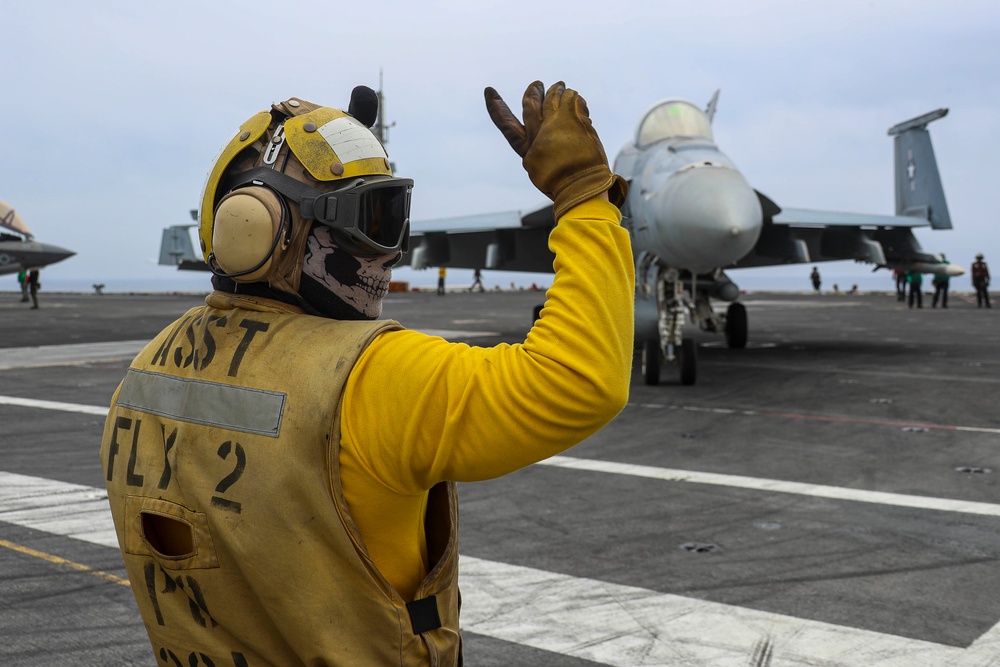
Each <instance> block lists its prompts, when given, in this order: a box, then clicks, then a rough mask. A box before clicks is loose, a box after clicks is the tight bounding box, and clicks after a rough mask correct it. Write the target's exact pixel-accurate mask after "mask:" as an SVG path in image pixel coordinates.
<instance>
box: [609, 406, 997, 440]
mask: <svg viewBox="0 0 1000 667" xmlns="http://www.w3.org/2000/svg"><path fill="white" fill-rule="evenodd" d="M628 405H629V406H630V407H635V408H643V409H646V410H680V411H682V412H707V413H710V414H716V415H744V416H746V417H774V418H778V419H801V420H803V421H818V422H835V423H840V424H871V425H873V426H892V427H898V428H913V427H916V428H926V429H928V430H935V431H966V432H969V433H994V434H1000V428H992V427H988V426H955V425H952V424H931V423H927V422H904V421H895V420H889V419H859V418H855V417H833V416H828V415H803V414H796V413H794V412H770V411H765V410H744V409H741V408H705V407H700V406H696V405H665V404H663V403H629V404H628Z"/></svg>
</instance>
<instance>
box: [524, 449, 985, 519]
mask: <svg viewBox="0 0 1000 667" xmlns="http://www.w3.org/2000/svg"><path fill="white" fill-rule="evenodd" d="M535 465H546V466H554V467H558V468H572V469H573V470H585V471H588V472H602V473H611V474H615V475H630V476H632V477H645V478H647V479H658V480H662V481H665V482H690V483H692V484H712V485H715V486H728V487H734V488H740V489H752V490H754V491H766V492H769V493H792V494H797V495H802V496H813V497H816V498H830V499H833V500H849V501H853V502H860V503H874V504H877V505H893V506H896V507H912V508H916V509H925V510H937V511H940V512H959V513H962V514H978V515H982V516H997V517H1000V505H995V504H992V503H980V502H974V501H970V500H952V499H950V498H934V497H932V496H911V495H904V494H901V493H889V492H886V491H866V490H864V489H850V488H846V487H841V486H823V485H821V484H806V483H804V482H788V481H784V480H780V479H764V478H760V477H742V476H740V475H724V474H720V473H711V472H695V471H692V470H676V469H672V468H657V467H654V466H644V465H636V464H633V463H617V462H615V461H599V460H596V459H579V458H574V457H571V456H553V457H552V458H550V459H546V460H545V461H539V462H538V463H536V464H535Z"/></svg>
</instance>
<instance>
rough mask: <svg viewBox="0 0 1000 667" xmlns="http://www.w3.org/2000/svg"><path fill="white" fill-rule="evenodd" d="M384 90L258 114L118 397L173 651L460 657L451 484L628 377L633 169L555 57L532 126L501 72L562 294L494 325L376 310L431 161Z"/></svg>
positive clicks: (139, 524)
mask: <svg viewBox="0 0 1000 667" xmlns="http://www.w3.org/2000/svg"><path fill="white" fill-rule="evenodd" d="M376 99H377V98H376V97H375V94H374V92H373V91H371V89H368V88H362V87H359V88H358V89H355V93H354V94H352V102H351V105H350V106H349V107H348V111H349V112H350V113H349V114H348V113H344V112H342V111H340V110H338V109H334V108H330V107H321V106H317V105H315V104H312V103H310V102H306V101H304V100H301V99H297V98H291V99H289V100H286V101H284V102H281V103H279V104H275V105H273V106H272V107H271V109H270V110H268V111H262V112H260V113H258V114H257V115H255V116H253V117H252V118H251V119H249V120H248V121H247V122H245V123H244V124H243V125H242V126H241V127H240V128H239V129H238V130H237V131H236V133H235V135H234V137H233V139H232V140H231V141H230V142H229V144H228V145H227V146H226V147H225V148H224V149H223V151H222V152H221V153H220V155H219V157H218V158H217V160H216V163H215V164H214V166H213V168H212V170H211V172H210V175H209V178H208V181H207V184H206V188H205V192H204V195H203V200H202V208H201V217H200V238H201V243H202V249H203V252H204V255H205V258H206V261H207V262H208V263H209V266H210V267H211V268H212V270H213V272H214V274H215V275H214V277H213V278H212V284H213V286H214V288H215V291H213V292H212V293H211V294H210V295H209V296H208V297H207V298H206V305H203V306H200V307H196V308H193V309H191V310H190V311H188V312H187V313H186V314H184V315H183V316H182V317H180V319H178V320H177V321H176V322H174V323H173V324H171V325H170V326H168V327H167V328H166V329H164V330H163V332H162V333H160V334H159V335H158V336H157V337H156V338H155V339H154V340H153V341H152V342H151V343H150V344H149V345H147V346H146V348H145V349H144V350H143V351H142V352H140V353H139V354H138V356H137V357H136V358H135V360H134V361H133V363H132V365H131V367H130V368H129V370H128V371H127V373H126V375H125V378H124V380H123V381H122V383H121V385H120V386H119V387H118V390H117V391H116V392H115V395H114V397H113V399H112V405H111V410H110V412H109V414H108V419H107V422H106V425H105V430H104V437H103V442H102V447H101V457H102V462H103V465H104V471H105V474H106V479H107V486H108V498H109V501H110V503H111V509H112V514H113V516H114V520H115V527H116V530H117V534H118V540H119V543H120V545H121V549H122V553H123V557H124V559H125V564H126V568H127V570H128V574H129V578H130V579H131V581H132V589H133V592H134V593H135V596H136V601H137V602H138V606H139V610H140V612H141V613H142V617H143V621H144V623H145V625H146V629H147V631H148V633H149V637H150V641H151V643H152V648H153V651H154V654H155V655H156V656H157V658H158V660H159V662H158V664H169V665H175V664H176V665H182V664H183V665H188V664H191V665H196V664H197V665H203V664H206V665H207V664H214V665H216V666H220V667H221V666H222V665H232V666H234V667H243V666H247V667H259V666H261V665H282V666H285V665H306V664H309V665H319V664H325V665H332V664H336V665H365V666H368V665H407V666H408V665H427V664H435V665H439V664H440V665H455V664H459V663H460V661H461V652H462V649H461V640H460V637H459V619H458V610H459V593H458V578H457V577H458V571H457V567H458V551H457V523H456V522H457V507H456V496H455V482H459V481H464V482H469V481H477V480H485V479H490V478H494V477H498V476H501V475H504V474H507V473H510V472H512V471H514V470H517V469H519V468H522V467H524V466H527V465H530V464H531V463H534V462H537V461H539V460H541V459H544V458H546V457H549V456H552V455H554V454H557V453H559V452H561V451H563V450H565V449H567V448H568V447H571V446H573V445H574V444H576V443H578V442H580V441H581V440H583V439H584V438H586V437H588V436H589V435H591V434H592V433H594V432H595V431H597V430H598V429H600V428H601V427H602V426H604V424H606V423H607V422H608V421H610V420H611V419H612V418H613V417H614V416H615V415H616V414H617V413H618V412H619V411H620V410H621V409H622V407H623V406H624V405H625V402H626V401H627V398H628V384H629V374H630V367H631V362H632V346H633V330H632V329H633V319H632V317H633V316H632V308H633V294H634V281H635V277H634V270H633V263H632V254H631V249H630V245H629V236H628V233H627V232H626V230H625V229H623V228H622V227H621V226H620V221H621V214H620V213H619V211H618V209H617V208H616V206H615V205H614V204H618V205H620V204H621V203H622V202H623V200H624V196H625V191H626V185H625V183H624V182H623V181H622V180H621V179H620V178H619V177H617V176H615V175H613V174H612V173H611V171H610V169H609V168H608V163H607V158H606V156H605V153H604V149H603V147H602V145H601V142H600V139H599V138H598V136H597V133H596V132H595V130H594V128H593V126H592V125H591V121H590V118H589V112H588V109H587V105H586V103H585V102H584V100H583V98H581V97H580V96H579V95H578V94H577V93H576V92H575V91H573V90H570V89H567V88H566V87H565V86H564V85H563V84H562V83H558V84H556V85H554V86H552V87H551V88H549V89H548V91H546V90H545V88H544V87H543V86H542V84H541V83H540V82H537V81H536V82H534V83H532V84H531V85H530V86H529V87H528V89H527V91H526V92H525V94H524V97H523V100H522V102H523V109H524V114H523V118H524V123H523V125H522V123H521V121H519V120H518V119H517V118H516V117H515V116H514V114H512V113H511V111H510V110H509V109H508V107H507V105H506V104H505V103H504V102H503V100H502V99H501V98H500V96H499V95H498V94H497V93H496V91H494V90H493V89H492V88H487V89H486V105H487V109H488V111H489V113H490V116H491V118H492V119H493V121H494V123H495V124H496V125H497V126H498V127H499V128H500V130H501V131H502V132H503V134H504V136H505V137H506V138H507V140H508V142H509V143H510V144H511V146H512V147H513V148H514V150H515V151H516V152H517V153H518V154H519V155H520V156H521V157H522V158H523V165H524V168H525V170H526V171H527V173H528V176H529V178H530V179H531V181H532V183H534V184H535V185H536V186H537V187H538V188H539V189H540V190H541V191H542V192H543V193H545V194H546V195H548V196H549V197H550V198H551V199H553V202H554V215H555V219H556V220H557V221H558V223H557V225H556V226H555V228H554V229H553V230H552V232H551V234H550V237H549V247H550V248H551V249H552V251H553V252H554V253H555V262H554V268H555V278H554V281H553V284H552V287H551V288H550V290H549V291H548V293H547V295H546V297H547V300H546V303H545V307H544V310H543V315H542V317H541V318H539V319H538V320H537V321H536V323H535V325H534V327H533V328H532V329H531V331H530V332H529V333H528V335H527V337H526V339H525V340H524V342H523V343H518V344H514V345H508V344H503V345H498V346H496V347H493V348H479V347H470V346H468V345H466V344H463V343H449V342H447V341H445V340H444V339H442V338H439V337H436V336H430V335H426V334H422V333H420V332H417V331H410V330H406V329H404V328H403V327H401V326H400V325H399V324H397V323H396V322H393V321H391V320H380V319H378V318H379V317H380V315H381V305H382V299H383V297H384V296H385V294H386V291H387V288H388V284H389V276H390V269H391V267H392V265H393V264H395V263H396V262H397V261H398V260H399V258H400V255H401V250H405V249H406V248H407V241H408V233H409V223H408V216H409V199H410V188H411V186H412V181H409V180H407V179H400V178H394V177H393V176H392V173H391V171H390V167H389V161H388V156H387V155H386V153H385V150H384V148H383V147H382V145H381V143H380V142H379V141H378V139H377V138H376V137H375V135H374V134H372V132H371V131H370V130H369V129H368V128H370V127H371V125H372V124H373V123H374V121H375V117H376V114H375V111H377V101H376ZM373 107H374V109H375V111H373V109H372V108H373ZM609 202H610V203H609Z"/></svg>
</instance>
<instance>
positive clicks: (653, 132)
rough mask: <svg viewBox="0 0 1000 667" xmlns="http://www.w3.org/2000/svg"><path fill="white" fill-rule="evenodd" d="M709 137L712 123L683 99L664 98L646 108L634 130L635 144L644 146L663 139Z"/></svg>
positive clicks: (710, 136) (710, 137)
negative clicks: (647, 109) (651, 106)
mask: <svg viewBox="0 0 1000 667" xmlns="http://www.w3.org/2000/svg"><path fill="white" fill-rule="evenodd" d="M673 138H684V139H708V140H709V141H712V142H713V143H714V139H713V138H712V123H711V122H709V120H708V117H707V116H706V115H705V112H703V111H702V110H701V109H699V108H698V107H696V106H695V105H693V104H691V103H690V102H687V101H685V100H665V101H663V102H660V103H659V104H657V105H656V106H654V107H653V108H652V109H650V110H649V111H647V112H646V114H645V115H644V116H643V117H642V120H640V121H639V126H638V128H637V129H636V132H635V145H636V146H637V147H639V148H645V147H647V146H650V145H652V144H655V143H656V142H658V141H663V140H664V139H673Z"/></svg>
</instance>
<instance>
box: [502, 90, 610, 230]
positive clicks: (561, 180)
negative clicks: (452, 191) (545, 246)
mask: <svg viewBox="0 0 1000 667" xmlns="http://www.w3.org/2000/svg"><path fill="white" fill-rule="evenodd" d="M544 90H545V87H544V86H543V85H542V82H541V81H535V82H533V83H532V84H531V85H529V86H528V89H527V90H525V91H524V97H523V99H522V106H523V110H524V112H523V117H524V124H523V125H522V124H521V122H520V121H519V120H518V119H517V117H516V116H514V114H513V113H512V112H511V110H510V108H509V107H508V106H507V104H506V102H504V101H503V98H501V97H500V94H499V93H497V91H496V90H494V89H493V88H486V90H485V96H486V110H487V111H488V112H489V114H490V118H491V119H492V120H493V123H494V125H496V126H497V127H498V128H499V129H500V131H501V132H502V133H503V136H504V137H505V138H506V139H507V142H508V143H509V144H510V145H511V148H513V149H514V152H515V153H517V154H518V155H520V156H521V157H522V158H523V160H522V164H523V165H524V169H525V171H527V172H528V178H529V179H531V182H532V183H533V184H534V185H535V187H536V188H538V189H539V190H541V191H542V193H543V194H545V195H546V196H547V197H548V198H549V199H551V200H552V201H553V212H554V213H555V219H556V220H557V221H558V220H559V218H560V217H562V215H563V214H564V213H565V212H566V211H568V210H569V209H571V208H573V207H574V206H576V205H577V204H580V203H582V202H585V201H587V200H588V199H590V198H592V197H595V196H597V195H599V194H601V193H602V192H605V191H607V193H608V199H609V200H610V201H611V203H612V204H614V205H616V206H621V205H622V204H623V203H624V202H625V195H626V194H627V193H628V184H627V183H626V182H625V179H623V178H622V177H621V176H618V175H616V174H613V173H611V169H610V168H609V167H608V158H607V155H605V153H604V147H603V146H602V145H601V140H600V138H599V137H598V136H597V132H596V131H595V130H594V126H593V124H592V123H591V122H590V111H589V110H588V109H587V102H586V101H585V100H584V99H583V98H582V97H580V94H579V93H577V92H576V91H575V90H572V89H568V88H566V84H564V83H563V82H562V81H560V82H558V83H556V84H554V85H553V86H552V87H551V88H549V90H548V91H547V92H545V93H544V99H543V91H544Z"/></svg>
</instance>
